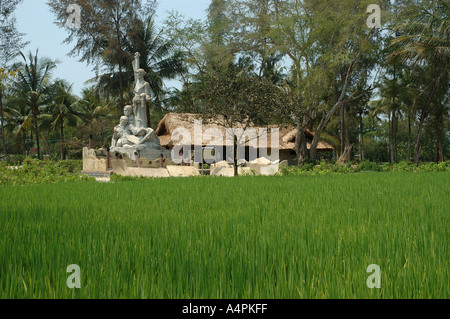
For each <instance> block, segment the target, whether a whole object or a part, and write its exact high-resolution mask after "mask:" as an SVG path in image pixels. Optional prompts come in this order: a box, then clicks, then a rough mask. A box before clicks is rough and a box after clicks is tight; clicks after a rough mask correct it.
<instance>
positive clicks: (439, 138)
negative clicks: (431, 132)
mask: <svg viewBox="0 0 450 319" xmlns="http://www.w3.org/2000/svg"><path fill="white" fill-rule="evenodd" d="M442 125H443V114H442V112H439V114H438V116H437V119H436V156H435V161H436V163H438V162H443V161H444V152H443V150H442Z"/></svg>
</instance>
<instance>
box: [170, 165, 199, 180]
mask: <svg viewBox="0 0 450 319" xmlns="http://www.w3.org/2000/svg"><path fill="white" fill-rule="evenodd" d="M167 170H168V171H169V175H170V176H171V177H189V176H200V173H199V171H198V169H196V168H195V167H193V166H171V165H169V166H167Z"/></svg>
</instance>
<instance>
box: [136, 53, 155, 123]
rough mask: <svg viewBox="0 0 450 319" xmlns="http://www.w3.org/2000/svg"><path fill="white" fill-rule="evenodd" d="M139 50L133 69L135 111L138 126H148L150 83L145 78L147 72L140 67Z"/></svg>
mask: <svg viewBox="0 0 450 319" xmlns="http://www.w3.org/2000/svg"><path fill="white" fill-rule="evenodd" d="M139 57H140V54H139V52H136V54H135V55H134V61H133V69H134V79H135V86H134V98H133V112H134V114H135V116H136V119H135V121H136V127H138V128H140V127H142V128H145V127H147V101H151V90H150V84H149V83H148V82H146V81H145V80H144V76H145V75H146V74H147V73H146V72H145V70H144V69H141V68H140V67H139Z"/></svg>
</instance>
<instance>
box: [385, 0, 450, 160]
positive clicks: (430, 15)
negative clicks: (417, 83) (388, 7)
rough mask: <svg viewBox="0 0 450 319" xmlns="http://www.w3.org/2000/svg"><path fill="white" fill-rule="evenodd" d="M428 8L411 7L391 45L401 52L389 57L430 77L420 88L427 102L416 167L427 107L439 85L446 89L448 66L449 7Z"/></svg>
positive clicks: (440, 1) (440, 2) (444, 3)
mask: <svg viewBox="0 0 450 319" xmlns="http://www.w3.org/2000/svg"><path fill="white" fill-rule="evenodd" d="M430 3H431V6H430V7H425V6H421V7H420V8H414V7H413V8H412V9H411V10H412V11H411V12H410V14H409V20H408V22H407V23H406V24H404V25H401V26H400V27H399V32H400V36H398V37H397V38H395V39H394V40H393V41H392V43H393V44H394V45H395V44H399V45H400V47H401V49H399V50H397V51H396V52H394V53H393V54H392V56H391V57H392V58H398V57H399V58H401V59H402V60H403V61H404V62H405V63H407V64H409V65H412V66H419V65H420V66H424V67H426V68H427V69H428V72H429V73H431V74H433V79H432V81H431V83H430V84H429V85H428V86H426V87H425V88H424V90H423V91H422V94H424V93H425V92H427V102H426V104H425V106H424V107H423V109H422V112H421V115H420V119H419V126H418V131H417V137H416V142H415V162H416V164H417V165H418V164H419V156H420V149H421V147H420V136H421V134H422V130H423V126H424V122H425V118H426V117H427V116H428V114H429V107H430V105H431V104H432V102H433V99H434V98H435V95H436V92H438V91H439V90H440V87H441V86H448V65H449V63H450V41H449V35H450V6H449V4H448V1H444V0H437V1H433V2H430Z"/></svg>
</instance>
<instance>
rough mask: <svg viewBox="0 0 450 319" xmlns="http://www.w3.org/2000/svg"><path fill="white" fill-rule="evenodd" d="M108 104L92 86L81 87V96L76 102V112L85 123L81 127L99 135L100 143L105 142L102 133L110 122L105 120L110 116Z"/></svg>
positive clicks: (91, 133)
mask: <svg viewBox="0 0 450 319" xmlns="http://www.w3.org/2000/svg"><path fill="white" fill-rule="evenodd" d="M110 104H111V103H110V102H108V101H107V100H105V99H104V98H103V96H102V95H101V94H100V93H99V92H98V91H96V90H95V88H94V87H90V88H85V89H83V91H82V98H81V99H80V100H78V102H77V109H78V112H79V114H80V115H81V117H82V118H83V120H84V123H85V124H84V125H83V128H84V129H85V130H87V131H88V132H89V134H90V135H94V134H97V135H98V136H100V137H101V139H102V141H101V142H102V144H104V142H105V141H104V140H103V137H104V136H103V134H104V132H106V131H107V130H108V127H109V124H110V123H109V121H108V120H107V119H108V118H110V117H111V114H110V107H111V105H110ZM83 128H82V129H83Z"/></svg>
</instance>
